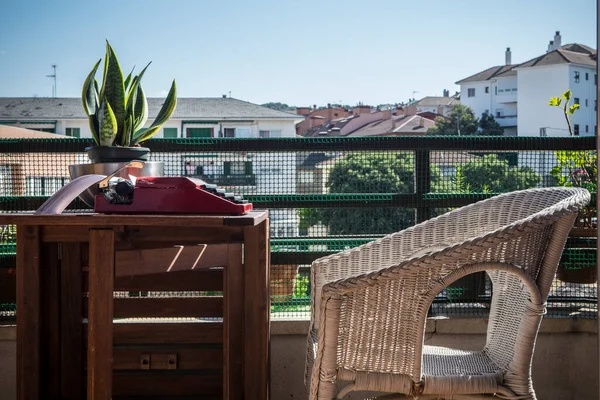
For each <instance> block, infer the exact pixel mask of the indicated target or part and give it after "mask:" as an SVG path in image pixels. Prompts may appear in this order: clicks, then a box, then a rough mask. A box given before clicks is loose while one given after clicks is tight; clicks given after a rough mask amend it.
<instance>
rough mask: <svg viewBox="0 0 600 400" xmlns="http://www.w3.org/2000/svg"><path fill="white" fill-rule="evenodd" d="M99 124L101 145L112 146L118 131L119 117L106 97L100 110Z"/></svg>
mask: <svg viewBox="0 0 600 400" xmlns="http://www.w3.org/2000/svg"><path fill="white" fill-rule="evenodd" d="M98 125H99V132H98V139H99V142H100V146H112V144H113V143H114V141H115V138H116V137H117V133H118V125H117V117H116V116H115V113H114V111H113V109H112V107H111V106H110V103H109V102H108V101H106V100H104V99H103V100H102V102H101V103H100V109H99V110H98Z"/></svg>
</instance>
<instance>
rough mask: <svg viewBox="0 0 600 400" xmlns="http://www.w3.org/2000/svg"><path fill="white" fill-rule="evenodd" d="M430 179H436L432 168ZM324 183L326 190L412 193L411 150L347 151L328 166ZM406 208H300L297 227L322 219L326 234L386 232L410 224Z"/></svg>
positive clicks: (437, 176)
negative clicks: (333, 163) (406, 151)
mask: <svg viewBox="0 0 600 400" xmlns="http://www.w3.org/2000/svg"><path fill="white" fill-rule="evenodd" d="M431 176H432V182H435V183H437V182H439V178H440V174H439V170H438V169H437V168H435V167H434V168H432V172H431ZM327 186H328V188H329V191H330V193H413V192H414V157H413V155H412V154H411V153H399V154H377V153H371V154H351V155H349V156H347V157H345V158H344V159H341V160H339V161H338V162H337V163H336V164H335V166H334V167H333V168H332V170H331V172H330V174H329V179H328V181H327ZM414 217H415V213H414V210H413V209H410V208H397V207H393V208H392V207H390V208H383V207H382V208H358V209H349V208H327V209H304V210H302V211H301V212H300V225H301V227H304V228H306V227H308V226H312V225H314V224H316V223H317V222H319V221H320V222H322V223H323V224H324V225H325V226H327V228H328V230H329V234H330V235H352V234H374V233H390V232H395V231H399V230H401V229H404V228H407V227H409V226H411V225H413V224H414V222H415V219H414Z"/></svg>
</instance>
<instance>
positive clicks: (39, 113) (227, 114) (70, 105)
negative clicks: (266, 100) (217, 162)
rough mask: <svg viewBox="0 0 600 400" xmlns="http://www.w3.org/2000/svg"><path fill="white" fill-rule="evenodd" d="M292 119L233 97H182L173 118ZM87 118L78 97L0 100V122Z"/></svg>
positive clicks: (151, 103) (154, 106)
mask: <svg viewBox="0 0 600 400" xmlns="http://www.w3.org/2000/svg"><path fill="white" fill-rule="evenodd" d="M163 102H164V99H163V98H148V112H149V116H150V118H154V117H155V116H156V115H157V114H158V111H159V110H160V107H161V106H162V104H163ZM250 118H251V119H291V120H301V119H303V117H302V116H300V115H297V114H293V113H289V112H284V111H277V110H272V109H270V108H266V107H262V106H259V105H257V104H253V103H249V102H246V101H242V100H238V99H233V98H221V97H216V98H211V97H183V98H178V99H177V107H176V108H175V112H174V113H173V116H172V117H171V119H250ZM5 119H18V120H22V121H25V120H36V119H87V116H86V114H85V112H84V110H83V106H82V104H81V99H80V98H76V97H62V98H61V97H59V98H40V97H0V120H5Z"/></svg>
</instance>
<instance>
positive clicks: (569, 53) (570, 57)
mask: <svg viewBox="0 0 600 400" xmlns="http://www.w3.org/2000/svg"><path fill="white" fill-rule="evenodd" d="M596 61H597V54H596V50H594V49H592V48H591V47H589V46H586V45H584V44H579V43H570V44H565V45H564V46H561V47H560V48H559V49H556V50H553V51H550V52H547V53H545V54H542V55H540V56H538V57H535V58H532V59H531V60H529V61H526V62H524V63H521V64H510V65H497V66H494V67H491V68H488V69H486V70H484V71H481V72H478V73H476V74H474V75H471V76H469V77H467V78H464V79H461V80H460V81H458V82H456V84H457V85H460V84H463V83H468V82H481V81H487V80H490V79H492V78H496V77H507V76H516V74H517V71H516V70H517V69H519V68H528V67H540V66H545V65H559V64H579V65H588V66H591V67H594V66H596Z"/></svg>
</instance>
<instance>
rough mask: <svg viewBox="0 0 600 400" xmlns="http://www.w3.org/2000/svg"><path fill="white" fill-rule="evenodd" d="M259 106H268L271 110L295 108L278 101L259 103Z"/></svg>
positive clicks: (291, 109) (290, 109)
mask: <svg viewBox="0 0 600 400" xmlns="http://www.w3.org/2000/svg"><path fill="white" fill-rule="evenodd" d="M261 106H262V107H267V108H270V109H271V110H277V111H294V110H295V109H296V107H294V106H288V105H287V104H285V103H279V102H269V103H264V104H261Z"/></svg>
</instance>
